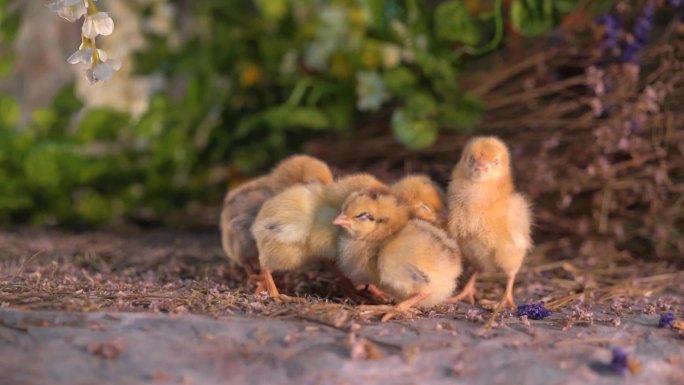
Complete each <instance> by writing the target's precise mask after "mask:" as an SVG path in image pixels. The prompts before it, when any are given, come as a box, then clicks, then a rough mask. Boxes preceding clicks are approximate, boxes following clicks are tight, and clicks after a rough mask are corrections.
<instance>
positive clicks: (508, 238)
mask: <svg viewBox="0 0 684 385" xmlns="http://www.w3.org/2000/svg"><path fill="white" fill-rule="evenodd" d="M510 163H511V161H510V154H509V152H508V148H507V147H506V145H505V144H504V143H503V142H502V141H501V140H499V139H497V138H495V137H478V138H474V139H472V140H471V141H470V142H468V143H467V144H466V146H465V149H464V150H463V154H462V155H461V159H460V160H459V162H458V164H457V165H456V166H455V167H454V170H453V171H452V174H451V182H450V184H449V188H448V200H449V223H448V228H449V232H450V233H451V235H452V236H453V237H455V238H456V240H457V241H458V244H459V246H460V247H461V251H462V252H463V256H464V257H465V259H466V260H467V261H468V262H470V263H471V264H472V265H473V267H474V269H475V270H474V273H473V275H472V276H471V277H470V279H469V280H468V282H467V283H466V285H465V286H464V288H463V291H462V292H461V293H460V294H459V295H458V296H456V297H454V298H452V299H451V300H450V301H459V300H467V301H469V302H470V303H474V300H475V281H476V279H477V275H478V274H480V273H481V272H483V271H491V270H502V271H503V272H504V273H505V274H506V276H507V284H506V291H505V293H504V296H503V298H502V299H501V302H500V303H499V306H507V307H510V308H515V302H514V300H513V284H514V282H515V276H516V274H517V273H518V271H519V270H520V266H521V265H522V262H523V258H524V257H525V255H526V254H527V252H528V251H529V250H530V248H531V247H532V239H531V236H530V227H531V213H530V205H529V203H528V202H527V200H526V199H525V197H523V196H522V195H521V194H519V193H517V192H515V189H514V186H513V179H512V177H511V166H510Z"/></svg>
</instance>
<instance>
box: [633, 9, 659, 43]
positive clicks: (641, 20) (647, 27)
mask: <svg viewBox="0 0 684 385" xmlns="http://www.w3.org/2000/svg"><path fill="white" fill-rule="evenodd" d="M654 17H655V6H654V5H653V2H649V3H648V4H646V5H645V6H644V9H643V10H642V13H641V16H639V17H638V18H637V19H636V20H635V21H634V29H633V30H632V33H633V34H634V37H635V38H636V40H637V41H638V42H639V43H641V45H646V43H647V42H648V36H649V35H650V34H651V29H653V19H654Z"/></svg>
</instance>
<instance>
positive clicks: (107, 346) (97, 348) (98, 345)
mask: <svg viewBox="0 0 684 385" xmlns="http://www.w3.org/2000/svg"><path fill="white" fill-rule="evenodd" d="M123 351H124V345H123V342H122V341H121V340H120V339H116V340H113V341H103V342H93V343H91V344H90V353H92V354H95V355H99V356H102V357H104V358H106V359H108V360H115V359H116V358H117V357H118V356H119V354H120V353H121V352H123Z"/></svg>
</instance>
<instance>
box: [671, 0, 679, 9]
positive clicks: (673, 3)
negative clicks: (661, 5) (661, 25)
mask: <svg viewBox="0 0 684 385" xmlns="http://www.w3.org/2000/svg"><path fill="white" fill-rule="evenodd" d="M667 5H669V6H670V7H672V8H679V7H681V6H682V0H667Z"/></svg>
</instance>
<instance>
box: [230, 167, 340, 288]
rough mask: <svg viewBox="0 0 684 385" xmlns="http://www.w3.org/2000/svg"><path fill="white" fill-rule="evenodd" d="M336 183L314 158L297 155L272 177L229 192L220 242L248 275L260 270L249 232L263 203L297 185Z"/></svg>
mask: <svg viewBox="0 0 684 385" xmlns="http://www.w3.org/2000/svg"><path fill="white" fill-rule="evenodd" d="M332 180H333V176H332V173H331V171H330V169H329V168H328V166H327V165H326V164H325V163H324V162H322V161H320V160H318V159H316V158H313V157H310V156H306V155H295V156H291V157H289V158H286V159H284V160H283V161H281V162H280V163H279V164H278V165H277V166H276V167H275V168H274V169H273V170H272V171H271V173H270V174H268V175H265V176H262V177H260V178H257V179H255V180H253V181H251V182H249V183H246V184H244V185H242V186H240V187H238V188H236V189H234V190H231V191H228V193H227V194H226V197H225V199H224V201H223V208H222V210H221V222H220V228H221V243H222V245H223V250H224V251H225V252H226V255H227V256H228V258H230V259H231V260H233V261H235V262H237V263H238V264H240V265H241V266H242V267H243V268H244V269H245V271H246V272H247V274H255V273H256V272H258V269H259V253H258V251H257V246H256V242H255V241H254V237H253V236H252V233H251V231H250V228H251V227H252V223H253V222H254V219H255V218H256V216H257V213H258V212H259V209H260V208H261V206H262V205H263V203H264V202H265V201H266V200H267V199H269V198H271V197H272V196H274V195H275V194H277V193H279V192H281V191H282V190H284V189H286V188H287V187H290V186H292V185H295V184H297V183H311V182H317V183H321V184H329V183H331V182H332Z"/></svg>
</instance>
